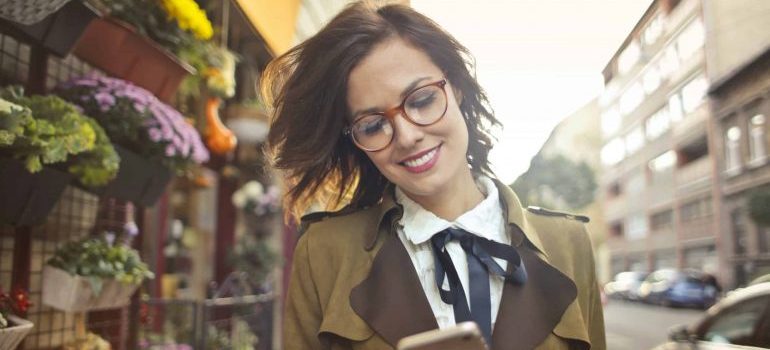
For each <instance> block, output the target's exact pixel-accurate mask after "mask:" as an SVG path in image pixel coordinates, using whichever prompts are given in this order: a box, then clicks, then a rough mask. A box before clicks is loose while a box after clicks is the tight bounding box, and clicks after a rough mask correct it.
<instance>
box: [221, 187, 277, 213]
mask: <svg viewBox="0 0 770 350" xmlns="http://www.w3.org/2000/svg"><path fill="white" fill-rule="evenodd" d="M280 198H281V190H280V189H279V188H278V186H275V185H271V186H270V187H268V189H267V191H265V187H264V186H262V184H261V183H259V181H249V182H247V183H246V184H245V185H243V187H241V188H240V189H238V190H237V191H235V193H233V197H232V201H233V205H235V207H236V208H238V209H242V210H244V211H246V212H247V213H249V214H254V215H257V216H262V215H265V214H271V213H276V212H278V210H279V209H280V208H281V204H280Z"/></svg>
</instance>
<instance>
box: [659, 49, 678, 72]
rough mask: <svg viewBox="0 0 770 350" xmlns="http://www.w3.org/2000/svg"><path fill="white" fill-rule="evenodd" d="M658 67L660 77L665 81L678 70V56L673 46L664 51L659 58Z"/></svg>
mask: <svg viewBox="0 0 770 350" xmlns="http://www.w3.org/2000/svg"><path fill="white" fill-rule="evenodd" d="M658 67H659V69H660V75H661V76H662V77H663V78H664V79H667V78H668V77H670V76H671V75H672V74H674V72H676V71H677V70H679V54H677V52H676V46H675V45H669V46H668V47H667V48H666V50H665V51H663V56H661V58H660V63H659V66H658Z"/></svg>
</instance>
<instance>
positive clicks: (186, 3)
mask: <svg viewBox="0 0 770 350" xmlns="http://www.w3.org/2000/svg"><path fill="white" fill-rule="evenodd" d="M161 5H162V7H163V9H164V10H165V11H166V13H167V14H168V16H169V18H171V19H173V20H175V21H176V23H177V25H178V26H179V28H181V29H182V30H186V31H189V32H191V33H192V34H193V35H194V36H195V38H197V39H199V40H208V39H211V36H212V35H213V34H214V29H213V28H212V26H211V21H209V18H208V17H207V16H206V12H205V11H203V10H202V9H201V8H200V7H199V6H198V4H197V3H196V2H195V1H194V0H161Z"/></svg>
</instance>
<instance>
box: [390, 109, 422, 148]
mask: <svg viewBox="0 0 770 350" xmlns="http://www.w3.org/2000/svg"><path fill="white" fill-rule="evenodd" d="M391 122H392V123H393V128H394V129H395V132H396V133H395V135H393V138H394V140H393V143H395V144H396V145H397V146H399V147H401V148H406V149H409V148H412V147H414V145H416V144H417V143H419V142H420V141H422V139H423V138H424V137H425V131H424V130H423V127H421V126H419V125H414V124H412V123H410V122H409V121H408V120H406V117H405V116H404V114H403V112H401V113H399V114H398V115H396V116H394V117H393V119H391Z"/></svg>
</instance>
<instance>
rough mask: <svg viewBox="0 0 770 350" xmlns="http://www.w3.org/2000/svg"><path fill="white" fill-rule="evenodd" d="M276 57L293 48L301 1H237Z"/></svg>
mask: <svg viewBox="0 0 770 350" xmlns="http://www.w3.org/2000/svg"><path fill="white" fill-rule="evenodd" d="M235 3H236V4H237V5H238V7H239V8H240V9H241V11H242V12H243V14H244V15H245V16H246V18H247V19H248V20H249V22H251V25H252V26H253V27H254V29H255V30H257V31H258V32H259V35H261V36H262V38H264V39H265V42H266V43H267V46H268V47H269V48H270V50H271V51H273V54H275V55H276V56H278V55H281V54H283V53H284V52H286V51H288V50H289V48H291V45H292V41H293V40H294V33H295V28H296V25H297V14H298V13H299V5H300V0H281V1H275V0H235Z"/></svg>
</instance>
